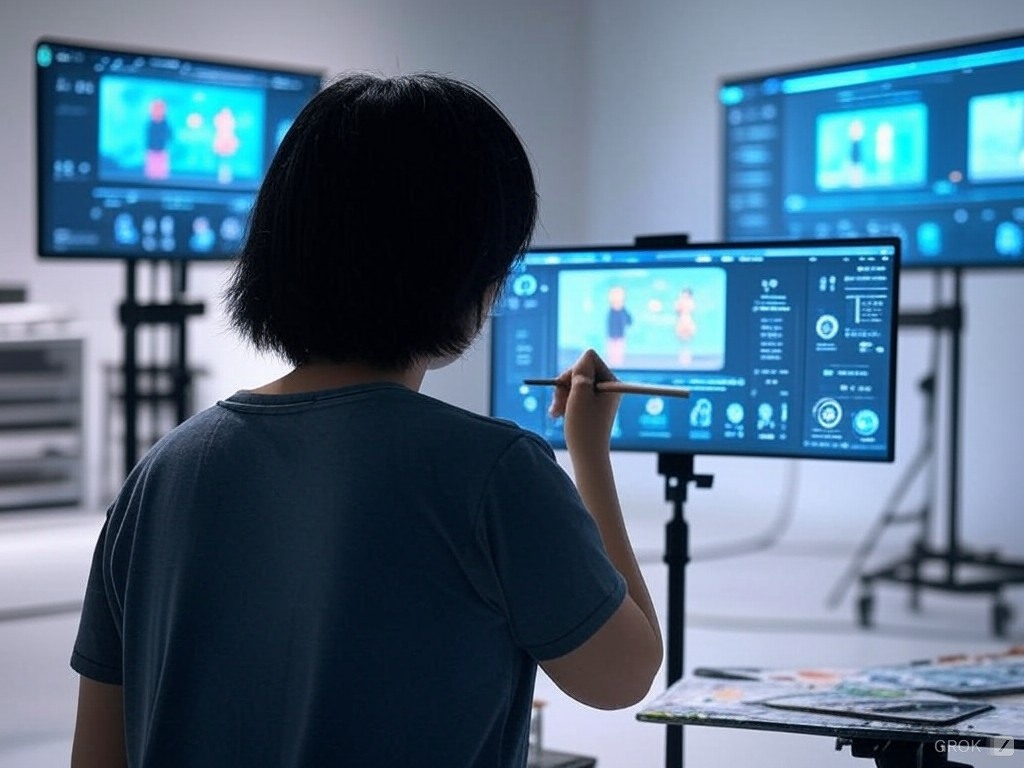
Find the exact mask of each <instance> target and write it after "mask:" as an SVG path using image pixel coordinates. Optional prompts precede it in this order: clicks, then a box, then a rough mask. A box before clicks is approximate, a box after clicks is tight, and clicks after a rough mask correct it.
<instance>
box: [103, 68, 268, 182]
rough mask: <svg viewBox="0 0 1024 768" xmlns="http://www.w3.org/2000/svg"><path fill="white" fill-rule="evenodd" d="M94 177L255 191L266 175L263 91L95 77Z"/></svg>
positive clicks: (106, 179)
mask: <svg viewBox="0 0 1024 768" xmlns="http://www.w3.org/2000/svg"><path fill="white" fill-rule="evenodd" d="M99 90H100V97H99V98H100V103H99V134H100V135H99V160H100V164H99V169H98V171H99V177H100V179H102V180H103V181H127V182H136V183H146V182H173V183H175V184H182V185H189V186H206V187H211V188H226V187H237V188H240V189H253V188H254V187H256V186H258V185H259V182H260V179H261V178H262V176H263V125H264V117H263V115H264V105H265V102H266V98H265V96H264V93H263V91H261V90H255V89H247V88H224V87H217V86H212V87H211V86H199V85H194V84H184V83H176V82H168V81H166V80H155V79H152V78H145V77H117V76H107V77H102V78H100V84H99Z"/></svg>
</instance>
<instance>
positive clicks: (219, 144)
mask: <svg viewBox="0 0 1024 768" xmlns="http://www.w3.org/2000/svg"><path fill="white" fill-rule="evenodd" d="M237 123H238V121H237V120H236V119H235V113H234V112H232V111H231V110H230V109H229V108H228V107H223V108H222V109H221V110H220V111H219V112H218V113H217V114H216V115H214V116H213V130H214V133H213V152H214V154H215V155H217V157H219V158H220V165H219V166H218V168H217V181H219V182H220V183H221V184H230V183H231V179H232V178H233V177H234V172H233V171H232V170H231V158H233V157H234V156H235V153H236V152H238V145H239V144H240V143H241V142H240V141H239V140H238V134H237V133H235V126H236V125H237Z"/></svg>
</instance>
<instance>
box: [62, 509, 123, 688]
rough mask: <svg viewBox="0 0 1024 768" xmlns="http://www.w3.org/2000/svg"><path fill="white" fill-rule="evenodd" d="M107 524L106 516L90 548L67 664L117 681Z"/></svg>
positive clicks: (118, 643)
mask: <svg viewBox="0 0 1024 768" xmlns="http://www.w3.org/2000/svg"><path fill="white" fill-rule="evenodd" d="M109 528H110V520H109V519H108V520H107V522H106V523H105V524H104V526H103V528H102V530H101V531H100V535H99V539H98V540H97V542H96V549H95V550H94V552H93V557H92V566H91V568H90V570H89V580H88V583H87V584H86V588H85V600H84V602H83V605H82V618H81V619H80V621H79V624H78V636H77V638H76V639H75V645H74V650H72V652H71V668H72V669H74V670H75V671H76V672H78V673H79V674H80V675H83V676H85V677H88V678H90V679H92V680H96V681H98V682H101V683H110V684H113V685H121V684H122V666H121V656H122V654H121V633H120V631H119V629H118V623H117V621H116V620H115V618H114V613H113V611H112V610H111V605H110V600H109V598H108V592H107V587H106V583H105V582H106V579H105V576H104V566H103V563H104V556H103V554H104V550H105V548H106V541H107V535H108V531H109Z"/></svg>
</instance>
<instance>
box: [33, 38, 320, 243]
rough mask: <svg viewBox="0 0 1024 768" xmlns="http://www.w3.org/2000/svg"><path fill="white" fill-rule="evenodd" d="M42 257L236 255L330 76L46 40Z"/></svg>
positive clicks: (39, 54) (41, 105) (40, 64)
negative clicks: (296, 123)
mask: <svg viewBox="0 0 1024 768" xmlns="http://www.w3.org/2000/svg"><path fill="white" fill-rule="evenodd" d="M35 61H36V94H37V95H36V128H37V142H36V147H37V161H38V197H39V200H38V227H39V229H38V246H39V254H40V255H41V256H59V257H82V258H157V259H225V258H230V257H232V256H233V255H234V254H235V253H236V251H237V250H238V248H239V247H240V245H241V240H242V238H243V235H244V229H245V225H246V222H247V218H248V214H249V211H250V209H251V207H252V204H253V202H254V200H255V196H256V191H257V189H258V187H259V184H260V182H261V181H262V179H263V175H264V172H265V170H266V168H267V166H268V165H269V163H270V160H271V158H272V157H273V155H274V152H275V151H276V150H277V147H278V145H279V144H280V142H281V139H282V138H283V137H284V134H285V132H286V131H287V130H288V128H289V126H290V125H291V123H292V121H293V120H294V118H295V116H296V115H297V114H298V112H299V111H300V110H301V109H302V107H303V106H305V104H306V103H307V102H308V101H309V99H310V98H312V96H313V95H314V94H315V93H316V92H317V91H318V90H319V89H320V86H321V82H322V76H321V73H319V72H313V71H300V70H286V69H281V68H276V67H266V66H254V65H241V64H231V63H226V62H217V61H213V60H208V59H199V58H193V57H186V56H181V55H177V54H166V53H159V54H158V53H152V52H148V53H147V52H140V51H129V50H113V49H103V48H95V47H91V46H86V45H81V44H77V43H69V42H61V41H56V40H45V39H44V40H40V41H39V42H38V43H37V44H36V47H35Z"/></svg>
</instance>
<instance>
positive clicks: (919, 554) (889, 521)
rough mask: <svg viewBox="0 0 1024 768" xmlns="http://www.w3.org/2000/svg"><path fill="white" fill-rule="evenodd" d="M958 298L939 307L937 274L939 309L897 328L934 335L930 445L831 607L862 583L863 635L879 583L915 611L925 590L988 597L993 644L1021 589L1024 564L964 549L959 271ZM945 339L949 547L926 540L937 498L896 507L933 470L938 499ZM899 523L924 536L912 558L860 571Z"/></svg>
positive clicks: (906, 317)
mask: <svg viewBox="0 0 1024 768" xmlns="http://www.w3.org/2000/svg"><path fill="white" fill-rule="evenodd" d="M951 272H952V283H953V298H952V301H951V302H950V303H947V304H945V305H943V304H941V303H940V302H939V293H940V289H941V274H940V273H936V307H935V308H934V309H933V310H932V311H931V312H924V313H910V314H901V315H900V318H899V319H900V325H901V326H903V327H908V328H927V329H929V330H930V331H931V333H932V334H933V342H934V344H935V348H934V349H935V350H936V351H935V352H934V353H933V362H932V365H933V368H932V371H931V372H929V374H928V375H926V376H925V378H924V379H923V380H922V382H921V389H922V390H923V391H924V393H925V398H926V406H925V437H924V440H923V443H922V447H921V450H920V451H919V453H918V455H917V456H916V457H915V458H914V460H913V461H911V463H910V465H909V466H908V469H907V472H906V473H905V475H904V476H903V477H902V478H901V480H900V481H899V483H898V484H897V488H896V489H895V492H894V494H893V496H892V498H891V500H890V503H889V504H887V505H886V508H885V509H884V510H883V513H882V515H881V517H880V518H879V520H878V521H877V522H876V524H875V525H874V526H873V528H872V529H870V530H869V532H868V536H867V537H866V538H865V539H864V541H863V542H862V544H861V546H860V547H859V548H858V550H857V551H856V552H855V555H854V558H853V561H852V562H851V564H850V567H849V568H848V569H847V571H846V572H845V573H844V575H843V576H842V577H841V579H840V581H839V582H838V583H837V584H836V588H835V589H834V590H833V592H832V594H831V596H830V602H831V603H833V604H836V603H838V601H839V600H840V599H841V598H842V595H843V593H844V592H845V590H846V588H847V587H848V586H849V585H850V584H851V583H852V581H854V580H855V579H857V578H858V576H857V575H858V573H859V581H860V595H859V597H858V599H857V616H858V620H859V623H860V625H861V626H862V627H870V626H872V624H873V621H874V608H875V605H874V586H875V584H876V583H877V582H893V583H898V584H905V585H906V586H908V587H909V588H910V608H911V609H912V610H915V611H916V610H918V609H919V608H920V598H921V590H922V589H935V590H939V591H944V592H950V593H960V594H982V595H984V594H988V595H991V597H992V600H993V604H992V615H991V629H992V634H993V635H995V636H996V637H1005V635H1006V628H1007V624H1008V623H1009V622H1010V620H1011V618H1012V611H1011V609H1010V606H1009V604H1008V603H1006V602H1005V600H1004V599H1003V596H1002V590H1003V587H1005V586H1007V585H1009V584H1024V562H1015V561H1011V560H1004V559H1003V558H1001V557H1000V556H999V554H998V553H996V552H976V551H971V550H968V549H965V548H964V547H963V546H962V545H961V543H960V404H961V403H960V398H961V392H960V378H961V352H962V343H963V291H962V288H963V286H962V279H963V275H962V269H961V268H959V267H957V268H954V269H952V270H951ZM943 334H946V335H947V336H948V339H949V369H948V371H947V377H948V379H949V387H950V391H949V397H948V405H949V415H948V419H947V421H948V423H947V429H948V434H947V435H946V440H947V444H948V466H947V469H946V478H947V488H946V491H947V498H946V505H947V512H946V530H945V541H944V542H943V543H942V544H941V545H939V546H932V545H931V544H930V543H929V537H930V534H931V528H932V518H933V498H929V500H928V501H927V502H926V503H925V505H924V507H923V508H922V509H921V511H920V512H918V513H916V514H903V515H901V514H899V513H898V512H896V510H895V505H896V504H897V503H899V501H900V499H901V498H902V496H903V494H904V493H905V491H906V490H907V489H908V488H909V486H910V483H911V482H912V481H913V479H914V477H915V476H916V475H917V474H918V473H920V472H921V471H923V470H924V469H926V468H927V469H929V470H930V471H929V474H928V481H929V493H930V494H931V495H932V497H933V496H934V487H935V483H936V480H937V477H936V472H935V464H936V461H937V457H936V443H937V441H936V439H935V434H936V427H935V379H936V375H937V373H938V353H937V348H938V341H939V339H940V338H941V337H942V335H943ZM901 522H917V523H919V524H920V533H919V535H918V538H917V539H916V540H915V542H914V544H913V545H912V548H911V552H910V553H909V554H908V555H907V556H905V557H902V558H899V559H898V560H896V561H894V562H891V563H890V564H888V565H886V566H884V567H882V568H878V569H876V570H863V566H864V564H865V562H866V560H867V558H868V556H869V555H870V553H871V551H872V549H873V548H874V546H875V545H876V544H877V542H878V541H879V540H880V539H881V536H882V534H883V533H884V532H885V530H886V529H887V528H889V527H890V526H892V525H894V524H896V523H901Z"/></svg>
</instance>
